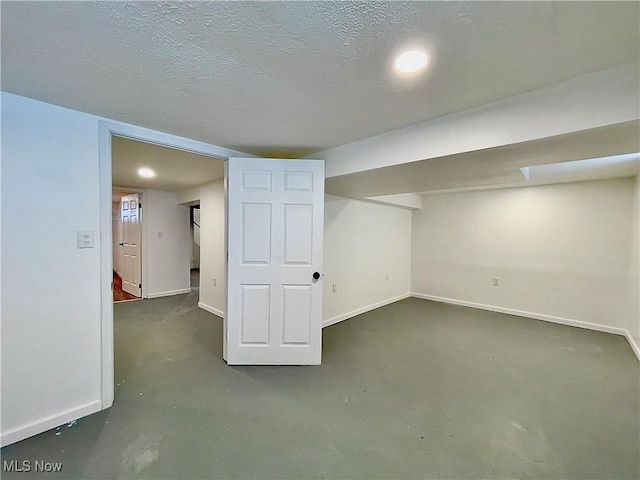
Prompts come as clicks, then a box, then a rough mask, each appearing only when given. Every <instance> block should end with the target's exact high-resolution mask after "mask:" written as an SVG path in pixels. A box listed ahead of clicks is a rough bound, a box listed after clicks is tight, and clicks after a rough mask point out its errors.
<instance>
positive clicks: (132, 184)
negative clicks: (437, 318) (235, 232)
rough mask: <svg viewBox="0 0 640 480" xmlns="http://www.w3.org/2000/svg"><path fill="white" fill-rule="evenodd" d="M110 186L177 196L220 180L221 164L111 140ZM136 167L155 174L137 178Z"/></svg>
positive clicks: (167, 149)
mask: <svg viewBox="0 0 640 480" xmlns="http://www.w3.org/2000/svg"><path fill="white" fill-rule="evenodd" d="M111 158H112V168H111V169H112V173H113V181H112V183H113V185H117V186H119V187H128V188H136V189H138V188H143V189H144V188H151V189H154V190H164V191H173V192H177V191H180V190H183V189H185V188H188V187H192V186H195V185H201V184H203V183H208V182H213V181H214V180H219V179H221V178H223V177H224V161H223V160H221V159H218V158H213V157H207V156H204V155H197V154H195V153H189V152H183V151H181V150H175V149H173V148H167V147H161V146H159V145H152V144H150V143H144V142H139V141H136V140H129V139H127V138H121V137H112V140H111ZM140 167H148V168H151V169H152V170H153V171H155V172H156V176H155V177H153V178H142V177H140V176H139V175H138V169H139V168H140Z"/></svg>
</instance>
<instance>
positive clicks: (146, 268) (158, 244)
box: [142, 190, 191, 298]
mask: <svg viewBox="0 0 640 480" xmlns="http://www.w3.org/2000/svg"><path fill="white" fill-rule="evenodd" d="M142 228H143V240H142V249H143V253H142V258H143V265H142V269H143V273H142V284H143V293H144V295H145V296H146V297H147V298H155V297H162V296H166V295H175V294H179V293H186V292H190V291H191V287H190V282H191V279H190V274H189V271H190V263H191V258H190V257H191V234H190V230H189V229H190V226H189V207H187V206H185V205H178V194H177V193H175V192H162V191H159V190H145V191H144V192H143V193H142Z"/></svg>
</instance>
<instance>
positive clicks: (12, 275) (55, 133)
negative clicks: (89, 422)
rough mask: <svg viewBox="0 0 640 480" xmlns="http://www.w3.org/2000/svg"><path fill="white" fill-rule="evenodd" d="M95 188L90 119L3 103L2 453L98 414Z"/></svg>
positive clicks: (16, 100) (6, 98)
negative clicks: (84, 239)
mask: <svg viewBox="0 0 640 480" xmlns="http://www.w3.org/2000/svg"><path fill="white" fill-rule="evenodd" d="M98 185H99V178H98V120H97V118H96V117H93V116H91V115H86V114H83V113H79V112H75V111H72V110H68V109H64V108H59V107H56V106H53V105H48V104H45V103H41V102H36V101H32V100H28V99H25V98H22V97H17V96H14V95H10V94H6V93H2V233H3V235H2V245H1V248H2V252H1V256H2V293H1V297H2V327H1V329H2V372H1V383H2V412H1V417H0V423H1V430H2V444H3V445H4V444H7V443H10V442H13V441H16V440H19V439H21V438H25V437H27V436H29V435H33V434H35V433H39V432H40V431H42V430H45V429H46V428H51V427H54V426H56V425H59V424H62V423H64V422H65V421H69V420H72V419H73V418H77V417H79V416H82V415H86V414H88V413H92V412H95V411H98V410H100V408H101V403H100V398H101V397H100V395H101V370H100V366H101V361H100V352H101V343H100V342H101V325H100V288H101V286H100V199H99V189H98ZM26 212H28V214H25V213H26ZM78 230H93V232H94V238H95V247H94V248H88V249H78V248H76V234H77V231H78Z"/></svg>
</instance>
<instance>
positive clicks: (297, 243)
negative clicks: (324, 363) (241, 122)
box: [224, 158, 324, 365]
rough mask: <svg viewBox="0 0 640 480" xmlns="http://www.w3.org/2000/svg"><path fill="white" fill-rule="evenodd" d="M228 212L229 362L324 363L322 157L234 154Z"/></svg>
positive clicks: (231, 160) (228, 188)
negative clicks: (273, 156)
mask: <svg viewBox="0 0 640 480" xmlns="http://www.w3.org/2000/svg"><path fill="white" fill-rule="evenodd" d="M227 212H228V213H227V224H228V230H227V231H228V244H227V249H228V265H227V272H228V282H227V312H226V318H225V348H224V351H225V355H226V357H225V358H226V360H227V362H228V363H229V364H233V365H241V364H254V365H264V364H270V365H317V364H319V363H320V360H321V353H322V352H321V348H322V277H320V278H319V279H314V278H313V274H314V272H322V235H323V222H324V218H323V215H324V161H321V160H271V159H243V158H231V159H229V161H228V164H227Z"/></svg>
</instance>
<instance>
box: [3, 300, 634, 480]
mask: <svg viewBox="0 0 640 480" xmlns="http://www.w3.org/2000/svg"><path fill="white" fill-rule="evenodd" d="M196 303H197V291H196V292H194V293H192V294H189V295H180V296H174V297H166V298H159V299H154V300H143V301H140V302H131V303H122V304H117V305H116V306H115V317H116V320H115V322H116V323H115V335H116V338H115V359H116V364H115V378H116V383H117V385H116V391H115V403H114V405H113V407H112V408H111V409H109V410H106V411H103V412H100V413H97V414H94V415H91V416H89V417H86V418H83V419H80V420H78V422H77V423H76V424H75V425H71V426H67V425H64V426H62V427H61V428H60V429H59V430H52V431H49V432H45V433H43V434H41V435H38V436H36V437H33V438H30V439H28V440H25V441H23V442H19V443H17V444H14V445H11V446H8V447H5V448H4V449H3V450H2V460H4V461H10V460H18V461H20V462H22V461H23V460H30V461H31V462H32V463H33V462H35V460H44V461H48V462H63V470H62V472H61V473H57V474H56V473H48V474H44V473H43V474H38V475H32V476H29V475H26V474H24V473H4V474H3V476H2V478H3V479H10V478H17V479H26V478H32V477H34V478H47V479H54V478H149V479H154V478H167V479H169V478H171V479H180V478H190V479H201V478H237V479H239V478H287V479H297V478H334V479H335V478H363V479H370V478H385V479H395V478H458V479H460V478H563V479H565V478H581V479H582V478H638V477H640V411H639V406H640V389H639V388H638V378H639V375H640V363H639V362H638V361H637V359H636V358H635V357H634V355H633V352H632V350H631V348H630V347H629V346H628V344H627V342H626V340H625V339H624V338H622V337H619V336H615V335H609V334H604V333H598V332H592V331H588V330H581V329H577V328H572V327H567V326H561V325H554V324H550V323H545V322H541V321H536V320H530V319H524V318H519V317H513V316H509V315H502V314H496V313H491V312H486V311H481V310H473V309H468V308H462V307H453V306H447V305H442V304H438V303H433V302H429V301H425V300H418V299H406V300H403V301H401V302H397V303H395V304H393V305H389V306H386V307H383V308H380V309H378V310H375V311H372V312H369V313H366V314H363V315H360V316H359V317H356V318H354V319H351V320H348V321H345V322H343V323H340V324H337V325H334V326H332V327H329V328H326V329H325V330H324V332H323V337H324V338H323V344H324V353H323V364H322V366H319V367H229V366H227V365H226V364H225V362H224V361H223V360H222V355H221V353H222V320H221V319H220V318H218V317H215V316H213V315H211V314H209V313H207V312H205V311H203V310H200V309H198V308H197V307H196Z"/></svg>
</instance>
